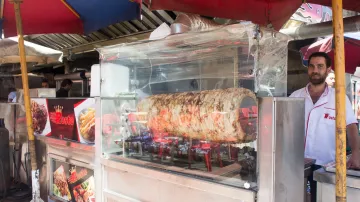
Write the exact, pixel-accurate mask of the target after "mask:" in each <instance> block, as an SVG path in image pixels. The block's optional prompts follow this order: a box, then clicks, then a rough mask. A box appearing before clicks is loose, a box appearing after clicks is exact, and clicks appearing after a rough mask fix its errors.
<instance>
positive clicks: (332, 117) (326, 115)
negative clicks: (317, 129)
mask: <svg viewBox="0 0 360 202" xmlns="http://www.w3.org/2000/svg"><path fill="white" fill-rule="evenodd" d="M324 119H330V120H335V116H330V115H329V114H325V115H324Z"/></svg>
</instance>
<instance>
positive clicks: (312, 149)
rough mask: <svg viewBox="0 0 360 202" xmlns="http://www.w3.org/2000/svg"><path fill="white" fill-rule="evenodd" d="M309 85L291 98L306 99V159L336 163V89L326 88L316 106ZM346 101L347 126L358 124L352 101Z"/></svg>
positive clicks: (321, 162)
mask: <svg viewBox="0 0 360 202" xmlns="http://www.w3.org/2000/svg"><path fill="white" fill-rule="evenodd" d="M308 86H309V84H308V85H307V86H306V87H305V88H302V89H300V90H297V91H295V92H294V93H292V94H291V95H290V97H296V98H305V134H304V147H305V158H311V159H315V160H316V163H315V164H317V165H325V164H327V163H329V162H332V161H335V139H336V138H335V127H336V126H335V117H336V114H335V89H334V88H329V87H327V86H326V89H325V91H324V93H323V94H322V95H321V97H320V98H319V100H318V101H317V102H316V103H315V104H314V103H313V101H312V99H311V97H310V94H309V92H308ZM345 99H346V125H350V124H353V123H356V124H357V123H358V122H357V119H356V117H355V114H354V111H353V110H352V106H351V103H350V100H349V98H348V97H347V96H345Z"/></svg>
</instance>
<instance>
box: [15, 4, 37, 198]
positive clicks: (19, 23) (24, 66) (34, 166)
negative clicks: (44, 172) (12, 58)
mask: <svg viewBox="0 0 360 202" xmlns="http://www.w3.org/2000/svg"><path fill="white" fill-rule="evenodd" d="M9 1H10V2H11V3H13V4H14V12H15V19H16V29H17V33H18V45H19V55H20V65H21V78H22V84H23V90H24V103H25V112H26V126H27V131H28V141H29V151H30V161H31V175H32V195H33V200H32V201H33V202H35V201H36V202H40V201H42V200H41V199H40V184H39V170H38V169H37V162H36V153H35V152H36V150H35V137H34V129H33V123H32V116H31V109H30V107H31V105H30V93H29V78H28V72H27V64H26V55H25V54H26V53H25V45H24V36H23V29H22V19H21V13H20V4H21V3H22V0H9Z"/></svg>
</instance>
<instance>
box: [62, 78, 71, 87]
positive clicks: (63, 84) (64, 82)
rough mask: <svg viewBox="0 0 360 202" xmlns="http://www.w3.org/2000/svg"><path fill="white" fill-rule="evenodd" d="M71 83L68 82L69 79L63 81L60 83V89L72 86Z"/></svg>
mask: <svg viewBox="0 0 360 202" xmlns="http://www.w3.org/2000/svg"><path fill="white" fill-rule="evenodd" d="M72 84H73V82H72V81H71V80H70V79H64V80H63V81H62V82H61V87H66V86H67V85H70V86H71V85H72Z"/></svg>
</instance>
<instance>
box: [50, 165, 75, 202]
mask: <svg viewBox="0 0 360 202" xmlns="http://www.w3.org/2000/svg"><path fill="white" fill-rule="evenodd" d="M53 193H54V195H55V196H57V197H59V198H62V199H64V200H66V201H71V194H70V190H69V186H68V183H67V177H66V174H65V170H64V166H62V165H61V166H60V167H59V168H58V169H57V170H56V171H55V172H54V176H53Z"/></svg>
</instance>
